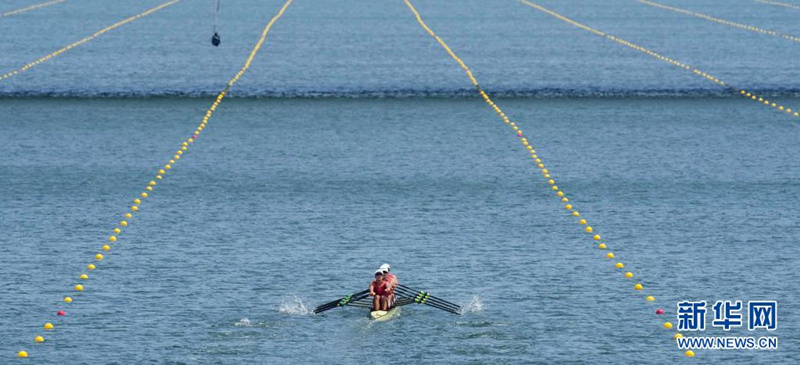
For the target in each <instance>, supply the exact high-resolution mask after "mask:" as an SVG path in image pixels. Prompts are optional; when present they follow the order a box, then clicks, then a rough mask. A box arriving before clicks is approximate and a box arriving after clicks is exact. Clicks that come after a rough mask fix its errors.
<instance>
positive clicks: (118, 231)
mask: <svg viewBox="0 0 800 365" xmlns="http://www.w3.org/2000/svg"><path fill="white" fill-rule="evenodd" d="M114 233H116V234H120V233H122V230H121V229H119V228H114Z"/></svg>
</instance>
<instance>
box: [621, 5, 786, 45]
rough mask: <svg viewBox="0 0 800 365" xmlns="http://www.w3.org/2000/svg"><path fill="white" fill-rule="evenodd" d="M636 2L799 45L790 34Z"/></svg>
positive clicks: (670, 7) (692, 12)
mask: <svg viewBox="0 0 800 365" xmlns="http://www.w3.org/2000/svg"><path fill="white" fill-rule="evenodd" d="M636 1H638V2H640V3H642V4H645V5H650V6H653V7H656V8H660V9H664V10H669V11H674V12H676V13H681V14H685V15H691V16H694V17H698V18H701V19H705V20H708V21H712V22H714V23H719V24H722V25H727V26H729V27H734V28H739V29H744V30H749V31H751V32H756V33H761V34H766V35H771V36H773V37H781V38H784V39H788V40H790V41H793V42H798V43H800V37H796V36H793V35H790V34H786V33H780V32H776V31H774V30H769V29H764V28H759V27H755V26H752V25H747V24H742V23H736V22H732V21H730V20H725V19H721V18H717V17H713V16H711V15H706V14H703V13H698V12H694V11H691V10H686V9H681V8H676V7H673V6H669V5H664V4H659V3H657V2H653V1H649V0H636Z"/></svg>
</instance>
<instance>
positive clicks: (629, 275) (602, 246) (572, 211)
mask: <svg viewBox="0 0 800 365" xmlns="http://www.w3.org/2000/svg"><path fill="white" fill-rule="evenodd" d="M404 1H405V3H406V5H407V6H408V8H409V9H411V12H412V13H414V16H415V17H416V18H417V22H418V23H419V24H420V26H422V28H423V29H425V31H426V32H428V34H430V35H431V37H433V38H434V39H435V40H436V42H438V43H439V45H441V46H442V48H444V50H445V51H447V53H448V54H449V55H450V57H451V58H453V60H455V61H456V62H457V63H458V64H459V66H461V69H462V70H464V72H465V73H466V74H467V76H468V77H469V79H470V81H471V82H472V84H473V85H474V86H475V88H476V89H477V91H478V93H479V94H480V95H481V97H482V98H483V101H484V102H485V103H486V104H487V105H489V106H490V107H492V109H493V110H494V111H495V113H496V114H497V115H498V116H500V118H501V119H502V120H503V122H504V123H505V124H507V125H508V126H509V127H511V130H512V131H513V132H514V133H515V134H516V135H517V137H518V138H519V140H520V142H521V143H522V145H523V146H524V148H525V149H526V150H527V151H528V153H530V156H531V159H532V161H533V162H534V163H535V164H536V167H537V168H538V169H539V170H540V171H541V173H542V176H543V178H544V180H545V181H546V186H549V189H550V190H551V191H552V193H553V194H554V196H555V197H556V198H558V199H559V200H560V201H561V202H562V203H564V209H565V210H566V211H567V212H569V215H570V216H572V217H573V219H576V220H577V223H578V226H579V227H580V230H581V231H583V232H585V233H586V234H587V235H588V237H589V239H590V240H591V241H592V242H594V244H595V246H593V247H596V248H597V249H599V250H603V251H604V250H606V249H608V248H609V246H608V240H604V239H603V238H602V237H601V236H600V234H599V233H598V232H597V229H596V228H595V227H592V226H591V225H589V222H588V221H587V220H586V218H583V217H582V216H581V213H579V212H578V210H577V209H576V207H575V205H574V204H575V203H574V202H571V201H570V199H569V198H567V196H566V193H565V192H564V190H563V189H561V188H559V187H558V185H556V181H555V179H554V178H553V177H552V176H551V174H552V173H551V171H550V170H548V169H547V167H546V166H545V164H544V162H543V161H542V158H541V157H540V156H539V155H538V153H537V152H536V150H535V149H534V147H533V142H532V141H530V140H528V139H527V138H526V137H524V134H523V131H522V129H521V128H520V127H519V126H518V125H517V124H516V123H514V122H512V121H511V120H510V119H509V118H508V116H506V114H505V113H504V112H503V111H502V110H501V109H500V107H499V106H497V104H496V103H495V102H494V101H493V100H492V99H491V98H490V97H489V95H488V94H487V93H486V92H485V91H483V89H482V88H481V86H480V84H478V81H477V80H476V79H475V77H474V75H473V74H472V71H470V69H469V67H467V65H466V64H465V63H464V61H462V60H461V58H459V57H458V56H457V55H456V54H455V53H454V52H453V50H452V49H450V47H448V46H447V44H446V43H445V42H444V40H442V39H441V38H440V37H439V36H437V35H436V33H434V31H433V30H432V29H431V28H430V27H428V25H427V24H425V22H424V21H423V20H422V16H421V15H420V14H419V12H418V11H417V9H415V8H414V6H413V5H412V4H411V2H410V1H409V0H404ZM562 19H563V20H565V21H567V20H566V18H562ZM577 24H578V23H575V25H577ZM583 28H584V29H586V30H589V29H588V27H585V26H584V27H583ZM593 32H594V33H596V34H602V32H600V31H597V30H593ZM604 252H605V251H604ZM603 257H605V258H606V259H607V260H612V262H616V263H614V267H615V268H616V269H618V270H622V269H623V268H624V267H625V264H623V263H622V262H619V261H617V260H614V259H615V258H616V256H615V255H614V253H613V252H606V253H605V254H604V255H603ZM620 276H621V277H623V278H625V279H633V277H634V274H633V272H630V271H628V272H625V273H624V274H621V275H620ZM632 288H633V290H635V291H636V292H639V293H641V292H643V291H644V285H642V284H641V283H638V282H637V283H635V284H633V285H632ZM644 300H645V301H647V302H655V300H656V298H655V296H653V295H645V296H644ZM655 314H656V315H657V316H660V315H663V314H664V309H662V308H658V309H656V310H655ZM662 326H663V327H664V328H665V329H668V330H669V329H672V327H673V326H672V323H671V322H664V323H663V325H662ZM679 337H683V335H682V334H680V333H676V334H674V335H673V338H679Z"/></svg>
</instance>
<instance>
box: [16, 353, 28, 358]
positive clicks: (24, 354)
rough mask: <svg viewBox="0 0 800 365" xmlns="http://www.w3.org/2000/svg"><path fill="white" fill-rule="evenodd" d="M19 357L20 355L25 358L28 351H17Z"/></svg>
mask: <svg viewBox="0 0 800 365" xmlns="http://www.w3.org/2000/svg"><path fill="white" fill-rule="evenodd" d="M17 357H20V358H23V359H24V358H26V357H28V353H27V352H25V351H20V352H17Z"/></svg>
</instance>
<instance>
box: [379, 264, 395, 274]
mask: <svg viewBox="0 0 800 365" xmlns="http://www.w3.org/2000/svg"><path fill="white" fill-rule="evenodd" d="M391 269H392V267H391V266H390V265H389V264H383V265H381V268H380V269H379V270H383V271H385V272H389V270H391Z"/></svg>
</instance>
